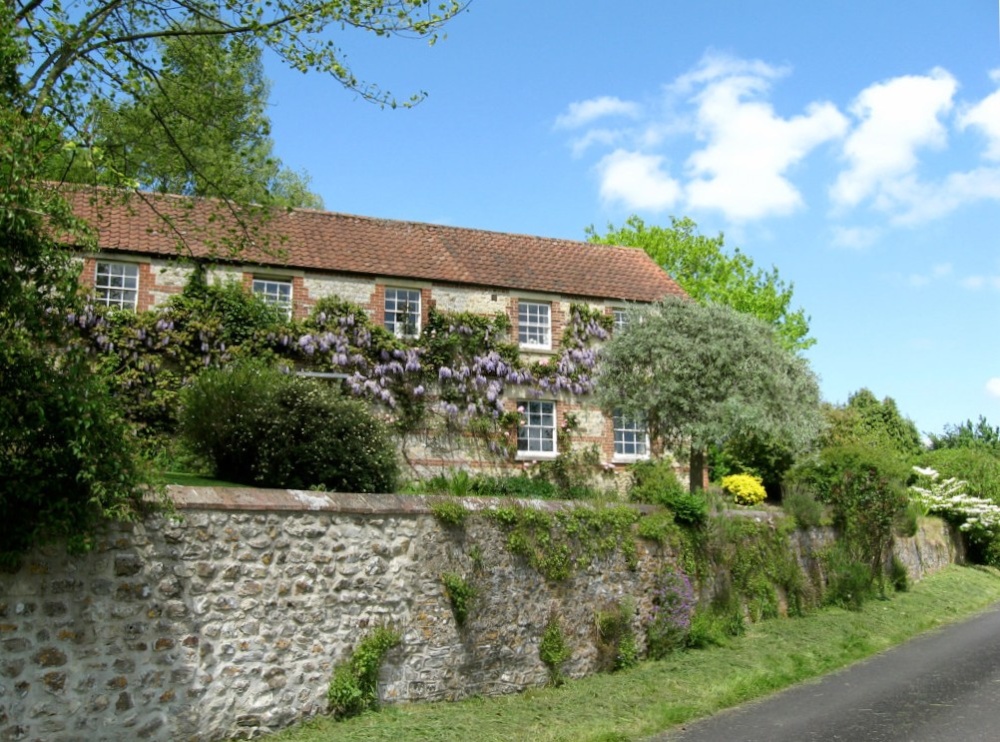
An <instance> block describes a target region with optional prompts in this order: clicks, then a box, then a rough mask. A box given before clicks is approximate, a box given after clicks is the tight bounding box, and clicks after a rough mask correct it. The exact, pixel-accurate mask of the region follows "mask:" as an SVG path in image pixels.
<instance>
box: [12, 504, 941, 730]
mask: <svg viewBox="0 0 1000 742" xmlns="http://www.w3.org/2000/svg"><path fill="white" fill-rule="evenodd" d="M172 495H173V496H174V499H175V501H176V502H177V505H178V513H177V515H178V518H176V519H170V518H165V517H159V516H157V517H153V518H150V519H148V520H147V521H146V522H144V523H141V524H135V525H128V526H115V527H113V528H112V529H111V530H109V531H108V532H107V534H106V535H105V536H104V537H103V538H102V540H101V542H100V543H99V545H98V546H97V548H96V549H95V550H94V551H93V552H92V553H90V554H87V555H84V556H67V555H66V554H65V552H64V550H62V549H61V548H59V547H50V548H47V549H44V550H38V551H36V552H34V553H32V554H30V555H29V556H28V557H27V558H26V559H25V561H24V563H23V565H22V567H21V569H20V570H19V571H18V572H16V573H14V574H0V741H2V742H8V741H10V740H46V742H54V741H57V740H78V739H84V738H85V739H88V740H95V741H96V740H133V739H139V740H142V739H149V740H179V739H202V740H217V739H226V738H230V737H235V736H241V737H255V736H258V735H260V734H263V733H264V732H266V731H272V730H275V729H279V728H281V727H284V726H287V725H288V724H290V723H292V722H294V721H296V720H299V719H302V718H304V717H308V716H310V715H313V714H317V713H321V712H323V711H324V710H325V708H326V700H325V694H326V688H327V684H328V682H329V679H330V677H331V674H332V670H333V666H334V664H336V663H338V662H340V661H343V660H344V659H345V658H346V657H348V656H349V654H350V652H351V649H352V648H353V647H354V646H356V644H357V642H358V641H359V639H361V638H362V637H364V636H365V634H366V631H368V630H369V629H370V628H371V627H373V626H376V625H379V624H380V623H389V624H391V625H392V626H394V627H396V628H397V629H398V630H399V631H400V632H401V633H402V636H403V642H402V644H401V646H400V647H398V648H396V649H393V650H392V651H391V652H390V653H389V655H388V656H387V658H386V661H385V663H384V665H383V670H382V674H381V683H380V695H381V697H382V699H383V700H384V701H385V702H394V701H426V700H440V699H457V698H462V697H465V696H470V695H474V694H481V695H484V696H485V695H495V694H502V693H513V692H517V691H520V690H523V689H525V688H527V687H531V686H537V685H541V684H543V683H545V682H546V680H547V677H548V675H547V671H546V668H545V666H544V665H543V664H542V662H541V661H540V659H539V655H538V644H539V640H540V638H541V636H542V632H543V630H544V628H545V625H546V622H547V621H548V620H549V618H550V616H552V615H555V616H557V617H558V619H559V621H560V623H561V625H562V627H563V629H564V632H565V635H566V639H567V642H568V644H569V645H570V647H571V648H572V659H571V660H570V661H569V662H568V663H567V664H566V665H565V666H564V668H563V670H564V672H565V674H566V675H568V676H582V675H585V674H588V673H591V672H594V671H595V669H596V668H597V665H598V650H597V646H596V637H595V635H594V634H595V628H594V625H595V622H594V614H595V610H598V609H601V608H605V607H609V606H610V605H611V604H612V603H613V602H614V601H616V600H618V599H621V598H622V597H624V596H632V597H633V598H635V599H636V600H637V602H638V607H639V613H640V614H644V613H648V611H649V607H650V591H651V585H652V583H653V580H654V578H655V576H656V574H657V572H658V570H660V569H661V568H662V565H663V564H664V562H665V561H666V560H668V559H669V558H670V555H669V554H668V553H667V552H666V550H665V549H664V547H661V546H660V545H659V544H658V543H657V542H655V541H646V540H643V539H638V540H637V546H638V549H637V552H636V553H635V554H634V558H635V562H634V563H633V564H631V565H630V564H629V561H630V559H629V558H627V557H626V555H625V554H623V551H622V550H621V549H619V550H616V551H614V552H613V553H612V554H611V555H606V556H603V557H598V558H597V559H595V560H594V561H593V562H592V563H590V564H589V566H584V567H582V568H580V569H578V570H575V571H573V573H572V574H571V575H570V576H569V577H568V578H567V579H565V580H561V581H558V582H549V581H547V580H546V579H544V578H543V577H542V576H541V575H540V574H539V572H538V571H536V569H535V568H533V567H531V566H530V565H529V564H528V563H527V562H526V560H525V559H524V558H523V557H517V556H512V555H511V554H510V553H509V551H508V550H507V549H506V547H505V538H506V537H505V533H504V530H503V528H502V527H501V526H499V525H497V524H496V523H495V522H494V521H493V520H490V519H487V518H482V517H471V518H469V519H467V520H466V522H465V523H464V524H463V525H461V526H445V525H442V524H441V523H440V522H439V520H438V519H437V518H436V517H435V516H434V515H433V514H432V513H431V510H430V507H429V506H428V502H427V501H426V500H423V499H420V498H415V497H402V496H389V495H379V496H358V495H326V494H321V493H312V492H295V491H275V490H252V489H213V488H204V489H202V488H172ZM464 502H465V503H466V505H467V507H469V508H470V509H476V508H483V507H486V504H485V503H484V502H483V501H477V500H475V499H467V500H465V501H464ZM538 507H540V508H542V509H555V508H558V507H560V506H559V505H557V504H553V503H543V504H539V505H538ZM925 536H927V534H925ZM925 540H929V541H930V542H933V543H932V544H930V545H928V544H921V543H918V542H920V536H918V539H917V540H916V541H914V543H913V544H912V545H911V547H908V548H909V551H908V552H907V553H908V554H909V557H908V558H909V563H910V564H911V565H912V566H913V567H914V576H919V573H921V572H925V571H932V570H934V569H937V568H940V567H941V566H943V565H944V564H946V563H947V562H948V561H950V560H951V559H952V558H954V556H955V553H954V547H952V546H951V545H950V541H949V539H948V534H947V532H946V531H943V530H941V529H940V528H938V529H937V530H936V531H934V532H933V533H932V534H930V536H929V539H927V538H925ZM828 542H829V534H823V533H817V532H813V533H809V534H800V535H799V536H798V537H797V539H796V541H795V543H796V544H797V545H798V548H799V549H800V552H801V554H800V562H801V564H802V565H803V570H804V572H805V574H807V575H810V577H809V578H808V579H811V580H813V582H815V581H816V580H818V579H821V577H819V576H818V571H817V570H816V569H815V561H814V560H813V558H812V556H814V555H813V554H812V552H813V551H814V549H815V547H816V546H817V545H822V544H825V543H828ZM914 555H916V556H914ZM810 565H812V566H810ZM445 572H449V573H457V574H461V575H463V576H465V577H466V578H467V579H468V580H469V582H470V583H471V584H473V585H474V586H475V587H476V589H477V591H478V597H477V599H476V602H475V603H474V604H473V609H472V611H471V613H470V615H469V618H468V620H467V622H466V623H465V625H464V626H463V627H461V628H460V627H458V626H457V624H456V621H455V618H454V616H453V614H452V611H451V606H450V602H449V599H448V597H447V595H446V593H445V591H444V588H443V585H442V582H441V575H442V573H445ZM636 620H638V619H636Z"/></svg>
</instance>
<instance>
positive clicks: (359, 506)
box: [167, 485, 656, 515]
mask: <svg viewBox="0 0 1000 742" xmlns="http://www.w3.org/2000/svg"><path fill="white" fill-rule="evenodd" d="M167 492H168V493H169V495H170V498H171V499H172V500H173V502H174V505H175V506H176V507H177V509H178V510H223V511H244V512H319V513H363V514H367V515H379V514H384V515H429V514H432V513H433V510H432V505H433V504H434V503H435V502H445V501H447V502H456V501H458V502H461V503H462V505H464V506H465V508H466V509H467V510H470V511H473V512H474V511H477V510H493V509H496V508H498V507H504V506H506V507H509V506H511V505H517V506H521V507H531V508H534V509H535V510H544V511H550V512H556V511H560V510H567V509H571V508H575V507H593V506H594V504H593V503H590V502H571V501H565V500H527V499H524V500H521V499H511V498H498V497H451V496H449V495H428V496H423V495H392V494H367V495H361V494H355V493H349V492H313V491H311V490H279V489H260V488H256V487H188V486H182V485H169V486H168V487H167ZM616 504H621V505H628V506H629V507H634V508H636V509H637V510H639V511H640V512H642V513H648V512H652V511H653V510H656V508H655V507H653V506H650V505H632V504H629V503H624V502H623V503H616Z"/></svg>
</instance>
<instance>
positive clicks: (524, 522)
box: [486, 505, 639, 582]
mask: <svg viewBox="0 0 1000 742" xmlns="http://www.w3.org/2000/svg"><path fill="white" fill-rule="evenodd" d="M486 516H487V517H488V518H490V519H491V520H493V521H494V522H495V523H497V524H498V525H500V527H501V528H503V529H504V531H505V532H506V534H507V538H506V546H507V550H508V551H509V552H510V553H512V554H515V555H518V556H522V557H524V558H525V559H526V560H527V562H528V564H530V565H531V566H532V567H533V568H534V569H535V570H537V571H538V572H539V573H540V574H542V575H543V576H544V577H545V578H546V579H548V580H551V581H553V582H558V581H561V580H565V579H567V578H568V577H569V576H570V575H571V574H572V573H573V572H574V571H575V570H576V569H579V568H582V567H585V566H587V565H589V564H591V563H592V562H593V561H594V560H595V559H598V558H602V557H608V556H610V555H611V554H613V553H614V552H615V551H619V552H621V553H622V554H623V555H624V557H625V560H626V563H627V564H628V565H629V567H630V568H633V569H634V568H635V567H636V566H638V552H637V548H636V544H635V539H634V537H633V535H632V525H633V524H634V523H635V522H636V520H638V518H639V513H638V512H636V511H635V510H634V509H632V508H629V507H624V506H617V507H603V506H602V507H594V508H588V507H580V508H574V509H572V510H559V511H556V512H553V513H548V512H544V511H541V510H537V509H535V508H532V507H525V506H522V505H507V506H503V507H499V508H496V509H494V510H490V511H487V513H486Z"/></svg>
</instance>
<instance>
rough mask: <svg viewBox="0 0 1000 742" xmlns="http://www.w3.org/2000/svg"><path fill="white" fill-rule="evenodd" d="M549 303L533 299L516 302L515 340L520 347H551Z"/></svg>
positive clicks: (546, 348)
mask: <svg viewBox="0 0 1000 742" xmlns="http://www.w3.org/2000/svg"><path fill="white" fill-rule="evenodd" d="M551 311H552V309H551V307H550V305H549V304H546V303H542V302H535V301H519V302H518V303H517V341H518V342H519V343H520V344H521V347H522V348H541V349H543V350H548V349H549V348H551V347H552V314H551Z"/></svg>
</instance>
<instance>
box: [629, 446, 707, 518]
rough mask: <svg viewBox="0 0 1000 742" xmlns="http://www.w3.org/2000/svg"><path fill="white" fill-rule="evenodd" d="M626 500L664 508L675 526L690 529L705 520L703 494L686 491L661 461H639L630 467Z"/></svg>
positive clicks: (667, 465)
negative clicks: (630, 475) (687, 526)
mask: <svg viewBox="0 0 1000 742" xmlns="http://www.w3.org/2000/svg"><path fill="white" fill-rule="evenodd" d="M629 499H630V500H632V502H641V503H645V504H648V505H660V506H661V507H665V508H667V509H668V510H670V512H671V513H673V517H674V519H675V520H676V521H677V522H678V523H683V524H685V525H689V526H700V525H702V524H704V522H705V519H706V518H707V517H708V503H707V501H706V500H705V496H704V494H703V493H699V492H688V491H687V490H686V489H685V488H684V485H683V484H681V481H680V480H679V479H678V478H677V474H676V473H675V472H674V469H673V466H672V464H671V463H670V462H669V461H666V460H662V459H661V460H656V461H639V462H636V463H635V464H633V465H632V486H631V487H630V488H629Z"/></svg>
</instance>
